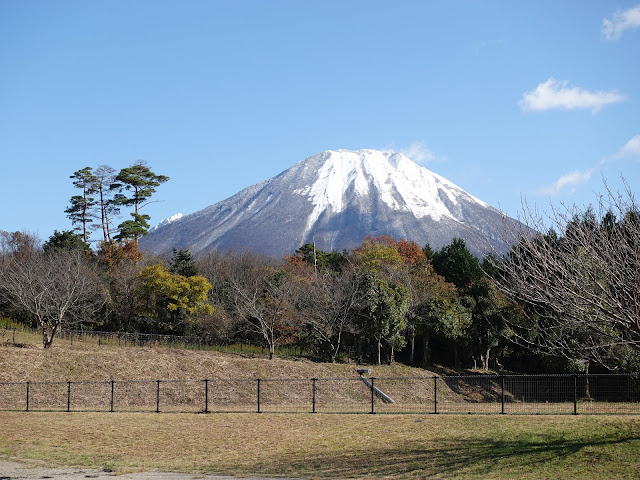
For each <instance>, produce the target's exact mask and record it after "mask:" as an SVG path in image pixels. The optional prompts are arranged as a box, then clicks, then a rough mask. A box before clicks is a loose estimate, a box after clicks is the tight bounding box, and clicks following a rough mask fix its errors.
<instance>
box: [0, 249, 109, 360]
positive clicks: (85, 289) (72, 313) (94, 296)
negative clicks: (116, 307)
mask: <svg viewBox="0 0 640 480" xmlns="http://www.w3.org/2000/svg"><path fill="white" fill-rule="evenodd" d="M0 290H2V291H3V292H4V294H5V295H4V296H5V298H6V299H7V300H8V301H9V302H10V303H11V304H12V305H13V306H14V307H16V308H18V309H21V310H24V311H26V312H27V313H29V314H30V315H33V316H34V317H35V319H36V320H37V322H38V326H39V328H40V329H41V331H42V343H43V346H44V348H49V347H50V346H51V344H52V342H53V340H54V338H55V336H56V333H58V331H59V330H60V328H61V327H64V326H68V325H70V324H72V323H76V322H87V321H92V320H94V315H95V313H96V312H97V311H98V310H99V309H100V308H101V307H102V306H103V305H104V303H105V301H106V296H105V293H104V288H103V286H102V284H101V282H100V280H99V278H98V277H97V274H96V273H95V272H94V270H93V268H91V266H90V265H89V263H88V260H87V258H86V256H85V255H84V253H82V252H68V251H59V252H51V253H43V252H40V251H34V252H32V253H31V254H30V255H27V256H22V257H20V256H15V255H12V256H9V257H8V258H5V261H4V262H3V264H2V266H1V267H0Z"/></svg>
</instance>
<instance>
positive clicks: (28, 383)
mask: <svg viewBox="0 0 640 480" xmlns="http://www.w3.org/2000/svg"><path fill="white" fill-rule="evenodd" d="M30 384H31V382H27V409H26V410H25V411H27V412H28V411H29V385H30Z"/></svg>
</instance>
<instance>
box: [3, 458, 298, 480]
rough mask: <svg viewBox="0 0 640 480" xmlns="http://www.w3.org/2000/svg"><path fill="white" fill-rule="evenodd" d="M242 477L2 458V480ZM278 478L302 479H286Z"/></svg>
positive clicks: (246, 479)
mask: <svg viewBox="0 0 640 480" xmlns="http://www.w3.org/2000/svg"><path fill="white" fill-rule="evenodd" d="M239 478H240V477H226V476H220V475H197V474H185V473H162V472H144V473H130V474H126V475H116V474H114V473H111V472H105V471H104V470H92V469H86V468H51V467H46V466H42V465H37V464H28V463H21V462H16V461H12V460H2V459H0V480H40V479H60V480H86V479H97V480H196V479H197V480H237V479H239ZM242 479H243V480H269V479H268V478H266V477H242ZM278 480H301V479H285V478H281V477H278Z"/></svg>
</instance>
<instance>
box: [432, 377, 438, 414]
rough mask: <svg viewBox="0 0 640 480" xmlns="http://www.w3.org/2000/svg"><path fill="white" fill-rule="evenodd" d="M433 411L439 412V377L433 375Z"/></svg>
mask: <svg viewBox="0 0 640 480" xmlns="http://www.w3.org/2000/svg"><path fill="white" fill-rule="evenodd" d="M433 413H438V377H437V376H434V377H433Z"/></svg>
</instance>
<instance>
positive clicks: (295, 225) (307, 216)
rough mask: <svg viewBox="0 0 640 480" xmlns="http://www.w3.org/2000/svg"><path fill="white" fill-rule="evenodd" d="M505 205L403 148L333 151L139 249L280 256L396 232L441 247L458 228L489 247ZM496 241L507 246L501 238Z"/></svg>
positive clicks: (167, 229) (474, 246)
mask: <svg viewBox="0 0 640 480" xmlns="http://www.w3.org/2000/svg"><path fill="white" fill-rule="evenodd" d="M502 228H503V220H502V215H501V213H500V212H499V211H498V210H496V209H494V208H492V207H491V206H489V205H487V204H486V203H484V202H482V201H481V200H478V199H477V198H475V197H474V196H472V195H470V194H468V193H467V192H465V191H464V190H462V189H461V188H460V187H458V186H456V185H454V184H453V183H451V182H450V181H448V180H446V179H445V178H443V177H441V176H439V175H437V174H435V173H433V172H431V171H429V170H427V169H426V168H423V167H421V166H419V165H417V164H415V163H413V162H412V161H411V160H409V159H408V158H407V157H405V156H404V155H402V154H400V153H393V152H381V151H376V150H358V151H351V150H329V151H326V152H322V153H319V154H317V155H314V156H312V157H309V158H307V159H306V160H303V161H301V162H299V163H297V164H295V165H293V166H292V167H291V168H289V169H288V170H285V171H284V172H282V173H281V174H280V175H277V176H276V177H273V178H271V179H269V180H265V181H263V182H260V183H257V184H255V185H252V186H250V187H247V188H245V189H244V190H242V191H240V192H238V193H237V194H235V195H233V196H232V197H230V198H228V199H226V200H223V201H221V202H218V203H216V204H214V205H211V206H209V207H207V208H204V209H203V210H200V211H198V212H195V213H192V214H190V215H185V216H182V217H181V218H178V219H173V220H172V221H171V222H167V223H164V224H160V225H158V227H157V228H156V229H154V230H153V231H151V232H150V233H149V234H148V235H147V236H146V237H145V238H144V239H143V240H142V241H141V244H140V245H141V248H143V249H147V250H150V251H154V252H157V253H160V252H164V251H170V250H171V249H172V248H174V247H175V248H188V249H190V250H191V252H192V253H193V254H196V255H197V254H198V253H201V252H205V251H207V250H210V249H218V250H222V251H224V250H228V249H233V250H238V251H241V250H251V251H255V252H261V253H266V254H269V255H272V256H275V257H281V256H282V255H284V254H290V253H292V252H294V251H295V250H296V249H297V248H299V247H300V246H301V245H303V244H305V243H310V242H312V241H313V240H315V243H316V246H317V247H318V248H319V249H321V250H325V251H330V250H338V251H341V250H342V249H350V248H353V247H355V246H357V245H359V244H360V243H362V240H363V238H364V237H365V236H366V235H391V236H392V237H395V238H397V239H400V238H403V239H406V240H412V241H415V242H416V243H418V244H419V245H420V246H424V245H425V244H427V243H429V244H430V245H431V247H432V248H434V249H439V248H440V247H442V246H443V245H445V244H447V243H449V242H450V241H451V239H452V238H453V237H461V238H463V239H465V240H466V242H467V245H468V246H469V248H470V250H472V251H474V252H475V253H477V254H482V253H484V252H483V251H482V250H485V248H483V247H480V246H479V244H478V238H481V237H482V238H491V239H492V241H493V242H494V243H495V244H497V245H499V231H500V230H501V229H502ZM498 248H499V249H502V248H501V247H500V246H498Z"/></svg>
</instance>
